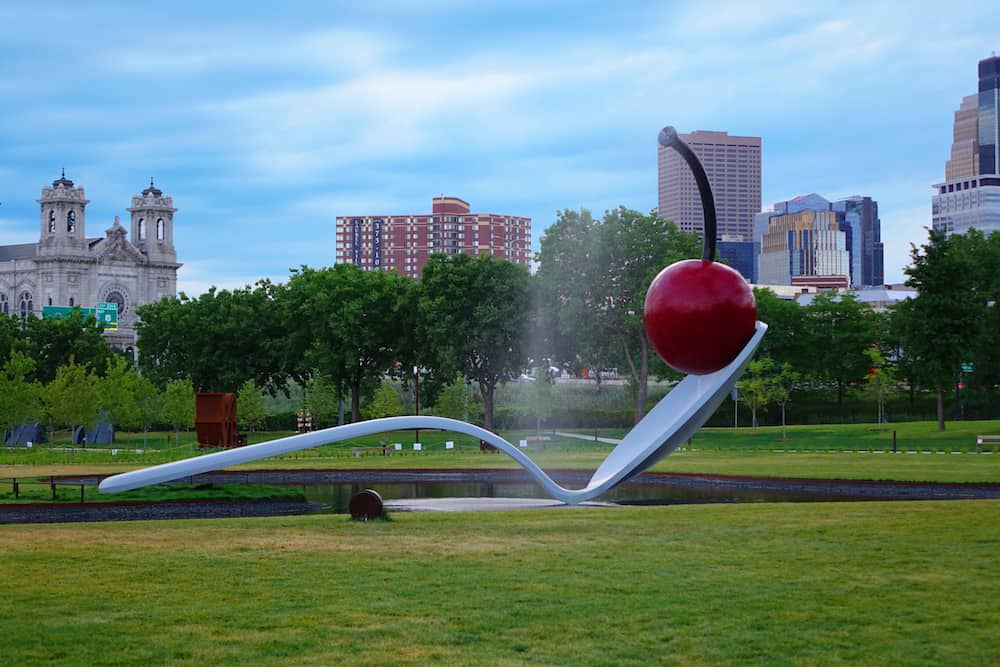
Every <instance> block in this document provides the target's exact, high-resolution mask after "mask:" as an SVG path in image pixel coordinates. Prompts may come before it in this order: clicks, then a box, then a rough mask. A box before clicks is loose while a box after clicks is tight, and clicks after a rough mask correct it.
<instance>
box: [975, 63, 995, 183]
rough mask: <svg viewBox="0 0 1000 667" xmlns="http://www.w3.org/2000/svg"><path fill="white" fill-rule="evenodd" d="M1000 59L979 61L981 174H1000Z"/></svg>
mask: <svg viewBox="0 0 1000 667" xmlns="http://www.w3.org/2000/svg"><path fill="white" fill-rule="evenodd" d="M998 137H1000V57H997V56H993V57H992V58H987V59H986V60H980V61H979V173H980V174H1000V151H998V150H997V138H998Z"/></svg>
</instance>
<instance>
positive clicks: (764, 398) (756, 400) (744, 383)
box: [739, 357, 775, 431]
mask: <svg viewBox="0 0 1000 667" xmlns="http://www.w3.org/2000/svg"><path fill="white" fill-rule="evenodd" d="M774 371H775V364H774V360H773V359H771V358H770V357H762V358H760V359H754V360H753V361H751V362H750V363H749V364H748V365H747V369H746V371H745V372H744V373H743V378H742V379H741V380H740V382H739V387H740V400H741V401H743V402H744V403H746V404H747V405H748V406H749V407H750V412H751V414H752V415H753V421H752V425H753V430H754V431H756V430H757V410H758V408H764V407H765V406H767V405H768V404H769V403H771V402H772V401H773V400H774V399H775V384H774V381H773V377H774Z"/></svg>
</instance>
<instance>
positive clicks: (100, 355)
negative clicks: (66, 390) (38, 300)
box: [21, 309, 114, 384]
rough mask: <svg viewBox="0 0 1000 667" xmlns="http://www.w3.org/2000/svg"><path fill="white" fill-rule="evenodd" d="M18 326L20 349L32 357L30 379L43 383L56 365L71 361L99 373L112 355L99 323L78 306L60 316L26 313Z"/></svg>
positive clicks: (49, 379) (54, 370)
mask: <svg viewBox="0 0 1000 667" xmlns="http://www.w3.org/2000/svg"><path fill="white" fill-rule="evenodd" d="M21 326H22V327H23V329H22V335H23V342H22V343H21V345H23V350H24V352H25V353H26V354H28V356H30V357H31V358H32V359H34V360H35V373H34V378H33V379H36V380H38V381H40V382H42V383H43V384H47V383H49V382H51V381H52V380H53V379H55V377H56V372H57V369H58V368H59V367H61V366H66V365H69V364H71V363H75V364H79V365H81V366H87V367H89V368H92V369H94V371H96V372H97V373H98V374H99V375H100V374H103V373H104V370H105V369H106V368H107V364H108V362H109V361H110V360H111V359H112V358H113V356H114V353H113V352H112V351H111V349H110V348H109V347H108V345H107V343H105V341H104V338H103V336H102V335H101V332H102V331H103V326H102V325H100V324H99V323H98V322H97V320H95V319H94V316H93V315H86V316H85V315H84V314H83V313H82V312H81V311H80V310H79V309H75V310H73V311H72V312H70V313H69V314H68V315H67V316H66V317H64V318H61V319H55V318H42V319H38V318H36V317H35V316H34V315H29V316H28V317H27V318H25V319H24V321H23V322H22V324H21Z"/></svg>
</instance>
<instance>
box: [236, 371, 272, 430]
mask: <svg viewBox="0 0 1000 667" xmlns="http://www.w3.org/2000/svg"><path fill="white" fill-rule="evenodd" d="M266 417H267V409H266V408H265V407H264V395H263V394H262V393H261V391H260V387H258V386H257V383H256V382H254V381H253V380H252V379H251V380H247V381H246V382H244V383H243V386H241V387H240V390H239V392H238V393H237V396H236V421H237V422H238V424H239V427H240V429H242V430H246V431H250V432H251V433H253V432H254V431H255V430H257V429H258V428H259V427H261V426H263V425H264V419H265V418H266Z"/></svg>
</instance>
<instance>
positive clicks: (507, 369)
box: [420, 254, 531, 430]
mask: <svg viewBox="0 0 1000 667" xmlns="http://www.w3.org/2000/svg"><path fill="white" fill-rule="evenodd" d="M420 310H421V324H422V327H423V330H424V332H425V333H424V340H425V341H428V349H427V350H426V354H427V355H428V356H427V358H428V359H433V360H434V363H433V364H432V365H433V366H434V368H435V369H436V372H437V373H438V374H440V375H446V376H447V377H454V375H455V374H456V373H461V374H462V375H464V376H465V377H467V378H469V379H471V380H474V381H476V382H477V383H478V385H479V391H480V393H481V394H482V397H483V404H484V405H483V409H484V413H483V414H484V422H485V428H487V429H490V430H492V429H493V406H494V401H493V399H494V392H495V390H496V387H497V385H498V384H499V383H500V382H506V381H507V380H508V379H510V378H511V377H514V376H516V375H518V374H519V373H520V371H521V369H522V368H524V366H525V364H526V363H527V353H526V352H527V345H526V341H525V335H524V334H525V332H526V331H527V330H528V327H529V324H530V322H529V316H530V313H531V311H530V304H529V281H528V271H527V270H526V269H525V268H524V267H523V266H520V265H517V264H512V263H511V262H507V261H504V260H495V259H493V258H492V257H490V256H489V255H479V256H478V257H473V256H471V255H465V254H459V255H432V256H431V258H430V260H429V261H428V262H427V265H426V266H425V267H424V273H423V279H422V280H421V282H420Z"/></svg>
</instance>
